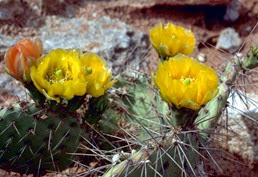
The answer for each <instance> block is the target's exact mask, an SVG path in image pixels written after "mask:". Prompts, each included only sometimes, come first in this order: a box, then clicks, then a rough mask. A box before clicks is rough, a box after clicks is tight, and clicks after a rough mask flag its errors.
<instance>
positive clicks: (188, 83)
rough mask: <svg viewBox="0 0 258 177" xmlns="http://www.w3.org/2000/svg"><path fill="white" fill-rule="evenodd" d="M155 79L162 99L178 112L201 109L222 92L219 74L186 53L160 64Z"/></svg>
mask: <svg viewBox="0 0 258 177" xmlns="http://www.w3.org/2000/svg"><path fill="white" fill-rule="evenodd" d="M153 80H154V82H155V85H156V86H157V87H158V89H159V91H160V94H161V97H162V98H163V99H164V100H165V101H166V102H168V103H169V104H174V105H175V106H176V107H177V108H178V109H180V108H181V107H185V108H189V109H192V110H199V109H200V108H201V106H202V105H205V104H206V103H207V102H208V101H210V100H211V99H212V98H214V97H215V96H216V94H217V93H218V88H217V87H218V84H219V79H218V76H217V74H216V73H215V71H214V70H213V69H212V68H210V67H208V66H206V65H204V64H202V63H199V62H198V61H197V60H195V59H194V58H191V57H188V56H185V55H183V54H178V55H176V56H175V57H171V58H169V60H166V61H164V63H161V62H160V63H159V67H158V70H157V72H156V76H153Z"/></svg>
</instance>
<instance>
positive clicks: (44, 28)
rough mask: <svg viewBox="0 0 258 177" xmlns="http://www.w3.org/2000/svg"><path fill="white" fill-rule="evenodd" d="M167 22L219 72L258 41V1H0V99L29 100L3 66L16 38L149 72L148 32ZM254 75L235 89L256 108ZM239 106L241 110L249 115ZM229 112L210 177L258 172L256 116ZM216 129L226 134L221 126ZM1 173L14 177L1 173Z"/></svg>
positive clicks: (153, 59) (153, 60)
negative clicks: (188, 33) (187, 33)
mask: <svg viewBox="0 0 258 177" xmlns="http://www.w3.org/2000/svg"><path fill="white" fill-rule="evenodd" d="M169 21H171V22H173V23H175V24H178V25H182V26H184V27H186V28H189V29H191V30H192V31H193V32H194V33H195V35H196V38H197V45H196V49H195V53H194V54H193V56H195V57H197V58H198V59H199V60H200V61H203V62H205V63H207V64H208V65H210V66H212V67H213V68H215V69H216V70H217V71H218V72H220V71H221V68H222V67H223V66H224V64H225V62H226V61H227V60H228V59H230V58H232V57H233V55H234V54H235V53H236V52H241V53H243V54H245V53H246V51H247V50H248V49H249V48H250V46H252V45H254V44H256V43H258V28H257V25H258V24H257V23H258V2H257V1H256V0H232V1H231V0H77V1H76V0H55V1H52V0H0V96H1V97H0V104H6V103H7V102H11V101H15V100H17V99H24V97H26V93H25V91H24V89H23V88H22V86H21V85H19V83H17V82H16V81H14V80H13V79H11V78H10V77H9V76H7V75H6V74H5V73H4V71H3V56H4V52H5V51H6V50H7V48H8V47H10V46H11V45H13V44H14V43H15V42H16V41H18V40H19V39H20V38H23V37H39V38H41V39H42V40H43V45H44V50H45V52H47V51H49V50H50V49H51V48H79V49H81V50H85V51H93V52H97V53H99V54H100V55H102V56H103V57H105V58H106V59H107V60H108V63H109V65H110V66H111V67H112V68H113V71H114V73H119V72H122V71H125V70H127V69H128V68H134V69H137V70H142V71H146V72H150V71H151V70H155V68H156V66H157V62H158V57H157V54H156V53H155V51H154V50H153V49H152V48H151V47H150V44H149V39H148V31H149V29H150V28H151V27H153V26H155V25H157V24H159V23H161V22H169ZM257 73H258V70H257V69H256V70H254V71H251V72H250V74H248V80H247V82H246V86H243V83H242V82H239V88H236V91H239V89H240V88H241V89H242V90H243V89H244V91H245V92H247V93H248V95H252V96H249V97H250V98H252V99H254V100H256V102H255V103H254V104H251V103H250V105H255V106H254V107H252V111H253V112H252V113H254V112H255V111H256V112H257V105H258V103H257V100H258V96H257V94H258V89H257V84H258V80H257V75H258V74H257ZM244 95H247V94H244ZM234 98H235V97H234ZM255 98H256V99H255ZM236 105H239V104H238V103H237V104H236ZM244 107H245V106H242V107H240V108H238V109H242V111H244V112H250V110H251V109H245V108H244ZM234 110H236V109H234ZM231 117H234V118H235V119H232V120H231V121H225V120H224V119H223V120H222V122H221V125H224V123H225V122H228V123H229V128H230V130H231V129H232V130H233V131H232V132H233V134H230V136H227V137H226V138H224V137H222V136H218V137H214V141H215V142H216V144H217V145H216V148H219V149H222V151H220V153H215V152H214V157H215V158H216V161H218V164H219V166H220V167H221V171H220V170H219V169H218V168H217V167H216V165H214V163H211V162H207V164H208V165H206V166H205V169H204V170H205V171H207V174H208V175H209V176H236V177H237V176H248V177H249V176H258V175H257V174H258V171H257V169H258V165H257V164H258V147H257V142H258V138H257V137H258V136H257V131H258V129H257V128H255V127H257V123H256V122H257V119H258V118H257V114H251V116H249V117H251V118H252V119H256V118H257V119H256V122H255V121H252V120H250V119H247V118H244V117H243V116H239V115H236V113H234V114H232V116H231ZM222 127H223V126H222ZM218 131H220V133H224V134H225V129H223V128H221V130H218ZM233 135H234V136H233ZM236 135H237V136H236ZM222 153H223V154H222ZM70 173H71V172H70ZM4 175H6V176H10V175H14V176H15V175H18V174H14V173H12V174H10V173H6V172H2V171H0V176H4Z"/></svg>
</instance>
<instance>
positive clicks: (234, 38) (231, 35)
mask: <svg viewBox="0 0 258 177" xmlns="http://www.w3.org/2000/svg"><path fill="white" fill-rule="evenodd" d="M241 44H242V39H241V38H240V37H239V34H238V33H237V32H236V31H235V30H234V29H233V28H226V29H224V30H223V31H222V32H221V33H220V35H219V39H218V41H217V44H216V48H217V49H224V50H226V51H228V52H230V53H235V52H237V51H238V49H239V47H240V46H241Z"/></svg>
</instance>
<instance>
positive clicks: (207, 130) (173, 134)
mask: <svg viewBox="0 0 258 177" xmlns="http://www.w3.org/2000/svg"><path fill="white" fill-rule="evenodd" d="M257 54H258V53H257V48H256V49H255V47H253V48H252V49H251V50H250V51H249V53H248V56H247V58H245V59H244V60H243V61H241V62H239V61H238V60H233V61H229V62H228V63H227V65H226V67H225V71H224V73H223V74H222V76H221V81H222V82H221V84H220V86H219V92H218V94H217V96H216V97H215V98H213V99H212V100H211V101H210V102H208V103H207V104H206V105H205V106H204V107H203V108H202V109H201V110H200V111H199V113H198V116H197V118H196V119H195V121H194V122H193V125H194V126H193V127H187V130H188V131H187V130H186V131H183V130H179V129H177V128H175V129H173V127H172V128H171V129H172V130H171V131H168V132H164V133H163V134H162V137H158V138H156V139H152V140H150V141H148V142H147V143H145V144H144V146H143V147H142V148H141V149H140V150H138V151H137V152H134V153H132V154H131V156H129V158H127V159H126V160H124V161H122V162H120V163H118V164H115V165H113V166H112V167H111V168H110V169H109V170H108V171H107V172H106V173H105V174H104V175H103V177H111V176H143V175H145V176H164V175H165V176H175V177H176V176H198V172H197V169H196V163H197V161H198V159H199V157H200V156H202V155H201V154H200V153H199V151H200V150H199V148H200V147H201V143H203V142H206V139H207V138H208V136H210V135H211V133H213V131H214V129H215V127H216V125H217V122H218V119H219V118H220V115H221V113H222V111H223V110H224V109H225V107H226V104H227V98H228V96H229V93H230V88H231V86H232V85H233V84H234V83H235V81H236V78H237V77H236V75H237V72H238V71H240V70H241V66H245V67H244V69H252V68H253V67H254V64H255V63H257V61H258V57H257ZM242 68H243V67H242ZM146 97H147V95H146Z"/></svg>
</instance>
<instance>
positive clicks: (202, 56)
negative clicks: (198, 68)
mask: <svg viewBox="0 0 258 177" xmlns="http://www.w3.org/2000/svg"><path fill="white" fill-rule="evenodd" d="M197 59H198V60H199V61H200V62H202V63H204V62H205V61H206V55H205V54H204V53H199V54H198V55H197Z"/></svg>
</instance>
